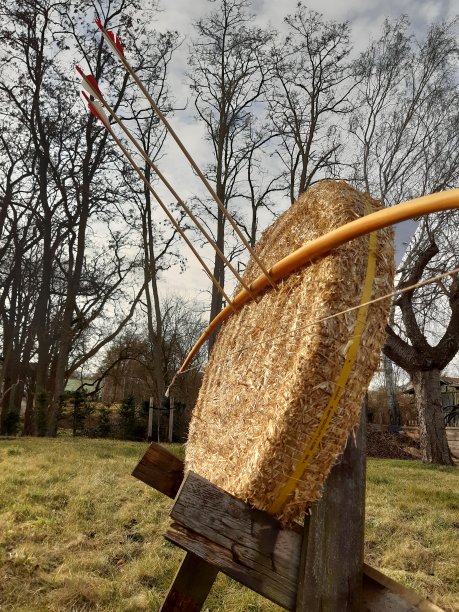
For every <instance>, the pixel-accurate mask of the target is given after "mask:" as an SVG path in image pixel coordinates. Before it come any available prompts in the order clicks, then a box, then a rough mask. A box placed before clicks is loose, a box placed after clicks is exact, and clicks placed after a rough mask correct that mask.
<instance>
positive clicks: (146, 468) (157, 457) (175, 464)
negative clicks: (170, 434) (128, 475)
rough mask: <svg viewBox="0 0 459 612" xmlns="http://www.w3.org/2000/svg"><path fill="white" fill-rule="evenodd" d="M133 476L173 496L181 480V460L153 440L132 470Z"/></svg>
mask: <svg viewBox="0 0 459 612" xmlns="http://www.w3.org/2000/svg"><path fill="white" fill-rule="evenodd" d="M132 475H133V476H134V478H137V479H138V480H141V481H142V482H144V483H145V484H147V485H149V486H150V487H153V488H154V489H156V490H157V491H159V492H160V493H163V494H164V495H167V496H168V497H171V498H172V499H174V498H175V496H176V495H177V492H178V490H179V489H180V485H181V483H182V480H183V461H182V460H181V459H179V458H178V457H177V456H176V455H174V454H173V453H171V452H169V451H168V450H166V449H165V448H164V447H163V446H160V445H159V444H156V443H155V442H153V443H152V444H150V446H149V447H148V450H147V452H146V453H145V455H144V456H143V457H142V459H141V460H140V461H139V463H138V464H137V466H136V467H135V468H134V471H133V472H132Z"/></svg>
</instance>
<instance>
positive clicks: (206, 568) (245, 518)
mask: <svg viewBox="0 0 459 612" xmlns="http://www.w3.org/2000/svg"><path fill="white" fill-rule="evenodd" d="M364 439H365V432H364V426H363V425H362V426H361V428H360V431H359V432H358V434H357V436H356V439H355V440H354V438H352V437H350V439H349V441H348V444H347V447H346V450H345V452H344V454H343V457H342V458H341V460H340V461H339V462H338V463H337V465H335V467H334V468H333V470H332V472H331V473H330V476H329V478H328V479H327V482H326V484H325V489H324V495H323V497H322V499H321V501H320V502H319V503H318V504H317V505H315V506H314V507H313V509H312V512H311V516H310V517H307V518H306V520H305V524H304V526H303V527H302V526H300V525H297V526H294V527H293V528H289V529H284V528H283V527H282V525H281V524H280V523H279V521H278V520H277V519H275V518H274V517H273V516H271V515H269V514H267V513H266V512H261V511H259V510H255V509H253V508H251V507H249V506H248V505H247V504H245V503H244V502H242V501H241V500H239V499H236V498H235V497H233V496H232V495H230V494H228V493H226V492H225V491H223V490H222V489H219V488H218V487H216V486H215V485H213V484H211V483H210V482H208V481H207V480H205V479H204V478H202V477H200V476H198V475H197V474H194V473H192V472H189V473H188V474H187V475H186V476H185V477H184V474H183V463H182V461H180V459H178V458H177V457H176V456H175V455H172V454H171V453H169V451H167V450H166V449H164V448H163V447H161V446H159V445H157V444H152V445H151V446H150V448H149V449H148V450H147V452H146V454H145V455H144V457H143V458H142V459H141V461H140V463H139V464H138V466H137V467H136V468H135V470H134V472H133V476H135V477H136V478H138V479H139V480H142V481H143V482H145V483H146V484H148V485H150V486H152V487H154V488H155V489H157V490H158V491H160V492H161V493H164V494H165V495H168V496H169V497H171V498H175V501H174V504H173V506H172V510H171V512H170V516H171V517H172V519H173V522H172V524H171V526H170V528H169V529H168V531H167V532H166V534H165V537H166V539H167V540H169V541H170V542H173V543H174V544H176V545H178V546H180V547H181V548H183V549H184V550H185V551H186V556H185V558H184V560H183V562H182V564H181V566H180V568H179V570H178V572H177V575H176V577H175V579H174V581H173V583H172V585H171V588H170V590H169V593H168V594H167V596H166V599H165V601H164V603H163V605H162V608H161V610H162V611H163V612H172V611H181V610H183V611H186V612H195V611H199V610H201V609H202V606H203V605H204V602H205V600H206V598H207V595H208V594H209V592H210V589H211V588H212V585H213V583H214V581H215V578H216V577H217V574H218V572H219V571H221V572H223V573H225V574H226V575H228V576H230V577H231V578H233V579H234V580H237V581H238V582H240V583H241V584H243V585H245V586H247V587H249V588H251V589H252V590H254V591H256V592H257V593H259V594H261V595H263V596H264V597H266V598H268V599H270V600H271V601H273V602H275V603H277V604H278V605H280V606H282V607H283V608H285V609H287V610H296V611H298V612H306V611H308V612H319V611H320V612H345V611H360V612H370V611H371V612H413V611H415V610H422V611H423V612H441V609H440V608H438V606H436V605H434V604H433V603H431V602H430V601H428V600H426V599H424V598H422V597H421V596H419V595H418V594H417V593H415V592H414V591H412V590H410V589H407V588H405V587H403V586H402V585H400V584H398V583H397V582H395V581H393V580H391V579H390V578H388V577H387V576H384V575H383V574H381V573H380V572H379V571H377V570H375V569H374V568H371V567H369V566H368V565H365V564H364V563H363V524H364V497H365V495H364V493H365V491H364V482H365V453H364V449H363V444H364Z"/></svg>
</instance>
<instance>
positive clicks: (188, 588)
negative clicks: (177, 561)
mask: <svg viewBox="0 0 459 612" xmlns="http://www.w3.org/2000/svg"><path fill="white" fill-rule="evenodd" d="M217 574H218V569H217V568H216V567H213V566H212V565H209V564H208V563H206V562H205V561H202V559H200V558H199V557H196V555H194V554H193V553H191V552H188V553H187V554H186V556H185V558H184V559H183V561H182V564H181V565H180V567H179V570H178V572H177V574H176V576H175V578H174V581H173V583H172V585H171V587H170V589H169V592H168V594H167V595H166V599H165V600H164V602H163V605H162V606H161V612H199V611H200V610H201V609H202V606H203V604H204V602H205V600H206V598H207V595H208V594H209V593H210V589H211V588H212V585H213V583H214V582H215V578H216V577H217Z"/></svg>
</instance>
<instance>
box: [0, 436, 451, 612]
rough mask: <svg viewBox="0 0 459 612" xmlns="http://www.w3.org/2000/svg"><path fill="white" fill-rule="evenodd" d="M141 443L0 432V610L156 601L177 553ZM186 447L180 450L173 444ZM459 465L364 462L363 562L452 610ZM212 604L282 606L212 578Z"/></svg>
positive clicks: (135, 605) (152, 604) (151, 606)
mask: <svg viewBox="0 0 459 612" xmlns="http://www.w3.org/2000/svg"><path fill="white" fill-rule="evenodd" d="M145 449H146V444H139V443H135V442H120V441H113V440H86V439H81V438H79V439H76V440H73V439H69V438H58V439H55V440H48V439H14V440H5V439H3V440H0V610H1V611H2V612H3V611H6V610H8V611H15V612H19V611H24V612H26V611H27V612H29V611H30V612H40V611H45V610H51V611H54V610H55V611H65V612H69V611H72V610H73V611H81V612H82V611H84V610H88V611H89V610H107V611H108V610H113V611H128V610H133V611H134V610H157V609H158V608H159V606H160V603H161V601H162V598H163V596H164V594H165V591H166V589H167V587H168V585H169V584H170V582H171V580H172V578H173V576H174V573H175V571H176V569H177V567H178V564H179V562H180V559H181V558H182V556H183V553H182V552H181V551H180V550H179V549H177V548H175V547H174V546H172V545H170V544H168V543H167V542H166V541H165V540H163V538H162V533H163V532H164V531H165V529H166V526H167V524H168V516H167V513H168V509H169V507H170V504H171V501H170V500H168V499H167V498H165V497H163V496H161V495H160V494H157V493H156V492H155V491H153V490H152V489H150V488H149V487H147V486H146V485H144V484H142V483H140V482H138V481H136V480H135V479H134V478H132V477H131V476H130V473H131V471H132V469H133V468H134V466H135V465H136V463H137V461H138V459H139V458H140V457H141V456H142V454H143V453H144V451H145ZM175 450H176V451H177V452H179V453H180V452H181V448H180V447H176V448H175ZM458 530H459V471H458V469H457V468H438V467H431V466H424V465H422V464H419V463H416V462H409V461H391V460H377V459H373V460H369V465H368V483H367V536H366V560H367V562H368V563H370V564H372V565H374V566H376V567H378V568H380V569H381V570H382V571H384V572H385V573H387V574H388V575H390V576H391V577H393V578H395V579H396V580H399V581H400V582H403V583H404V584H406V585H408V586H411V587H413V588H415V589H417V590H418V591H420V592H421V593H423V594H424V595H428V596H429V597H431V598H432V599H433V600H434V601H435V602H436V603H437V604H438V605H440V606H442V607H444V608H445V609H447V610H451V611H453V610H457V609H459V596H458V590H459V589H458V579H459V546H458V545H457V544H458V539H457V535H458ZM206 608H207V609H208V610H211V611H216V610H221V611H224V612H227V611H235V612H236V611H268V610H280V608H278V607H277V606H275V605H274V604H271V603H270V602H268V601H266V600H264V599H263V598H261V597H259V596H257V595H255V594H254V593H252V592H251V591H249V590H247V589H245V588H243V587H241V586H239V585H238V584H236V583H234V582H232V581H230V580H229V579H226V578H225V577H223V576H221V575H220V576H219V578H218V582H217V584H216V585H215V586H214V588H213V590H212V593H211V595H210V596H209V598H208V600H207V602H206Z"/></svg>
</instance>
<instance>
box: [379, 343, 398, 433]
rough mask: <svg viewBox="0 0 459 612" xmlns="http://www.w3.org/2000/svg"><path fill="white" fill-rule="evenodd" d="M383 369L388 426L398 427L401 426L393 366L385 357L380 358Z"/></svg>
mask: <svg viewBox="0 0 459 612" xmlns="http://www.w3.org/2000/svg"><path fill="white" fill-rule="evenodd" d="M382 361H383V368H384V380H385V383H386V397H387V408H388V410H389V418H390V424H391V425H392V426H394V427H398V426H399V425H400V424H401V419H400V406H399V405H398V401H397V392H396V388H395V377H394V366H393V363H392V361H391V360H390V359H389V357H387V356H386V355H384V353H383V356H382Z"/></svg>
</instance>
